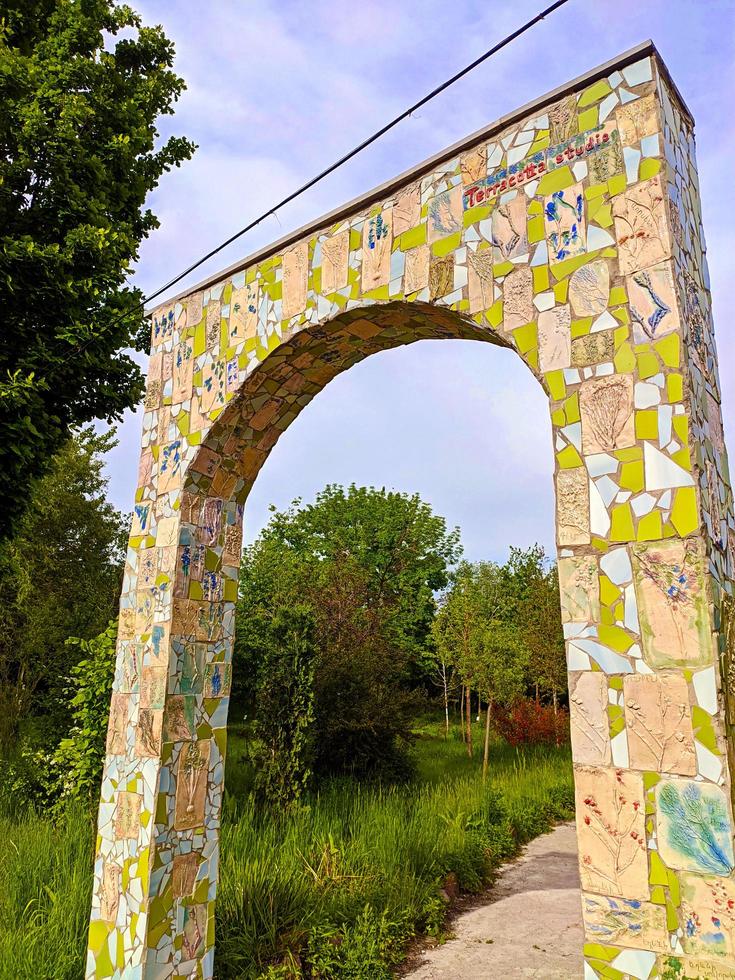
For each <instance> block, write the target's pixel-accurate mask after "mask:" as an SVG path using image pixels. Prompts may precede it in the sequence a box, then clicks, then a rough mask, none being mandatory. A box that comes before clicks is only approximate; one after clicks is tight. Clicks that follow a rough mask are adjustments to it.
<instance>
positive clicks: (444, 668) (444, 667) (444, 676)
mask: <svg viewBox="0 0 735 980" xmlns="http://www.w3.org/2000/svg"><path fill="white" fill-rule="evenodd" d="M442 680H443V681H444V737H445V738H449V688H448V686H447V665H446V664H442Z"/></svg>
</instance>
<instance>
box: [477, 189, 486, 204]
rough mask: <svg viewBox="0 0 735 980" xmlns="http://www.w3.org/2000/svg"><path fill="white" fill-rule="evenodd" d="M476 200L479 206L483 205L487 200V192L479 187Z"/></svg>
mask: <svg viewBox="0 0 735 980" xmlns="http://www.w3.org/2000/svg"><path fill="white" fill-rule="evenodd" d="M476 200H477V203H478V204H482V202H483V201H484V200H485V191H484V190H483V188H482V187H478V188H477V198H476Z"/></svg>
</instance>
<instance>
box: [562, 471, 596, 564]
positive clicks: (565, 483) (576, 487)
mask: <svg viewBox="0 0 735 980" xmlns="http://www.w3.org/2000/svg"><path fill="white" fill-rule="evenodd" d="M556 527H557V538H558V542H559V545H560V546H565V545H575V544H589V541H590V489H589V481H588V479H587V473H586V471H585V470H584V469H583V468H581V467H580V468H577V469H571V470H560V471H559V472H558V473H557V475H556Z"/></svg>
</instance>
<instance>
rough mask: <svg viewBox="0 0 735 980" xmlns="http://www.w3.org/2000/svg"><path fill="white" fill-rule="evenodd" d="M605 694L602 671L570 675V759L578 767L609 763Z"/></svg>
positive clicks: (609, 752) (610, 759)
mask: <svg viewBox="0 0 735 980" xmlns="http://www.w3.org/2000/svg"><path fill="white" fill-rule="evenodd" d="M607 691H608V682H607V675H606V674H603V673H602V671H591V670H590V671H583V672H582V673H579V674H576V675H574V674H571V675H570V685H569V723H570V729H571V737H572V758H573V759H574V761H575V762H576V763H578V764H580V765H587V766H609V765H610V762H611V761H612V753H611V749H610V724H609V720H608V715H607V709H608V705H609V703H610V702H609V700H608V695H607Z"/></svg>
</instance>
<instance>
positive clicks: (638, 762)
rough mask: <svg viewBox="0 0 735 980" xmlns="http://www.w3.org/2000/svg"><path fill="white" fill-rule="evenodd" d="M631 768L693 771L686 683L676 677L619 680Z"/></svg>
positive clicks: (643, 676) (638, 676)
mask: <svg viewBox="0 0 735 980" xmlns="http://www.w3.org/2000/svg"><path fill="white" fill-rule="evenodd" d="M623 691H624V696H625V727H626V729H627V732H628V753H629V756H630V766H631V769H644V770H649V771H651V772H675V773H680V774H681V775H683V776H693V775H694V774H695V773H696V771H697V759H696V756H695V753H694V735H693V732H692V717H691V707H690V705H689V692H688V689H687V683H686V681H685V680H684V678H683V677H682V676H681V675H680V674H628V675H627V676H626V677H625V678H624V679H623Z"/></svg>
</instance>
